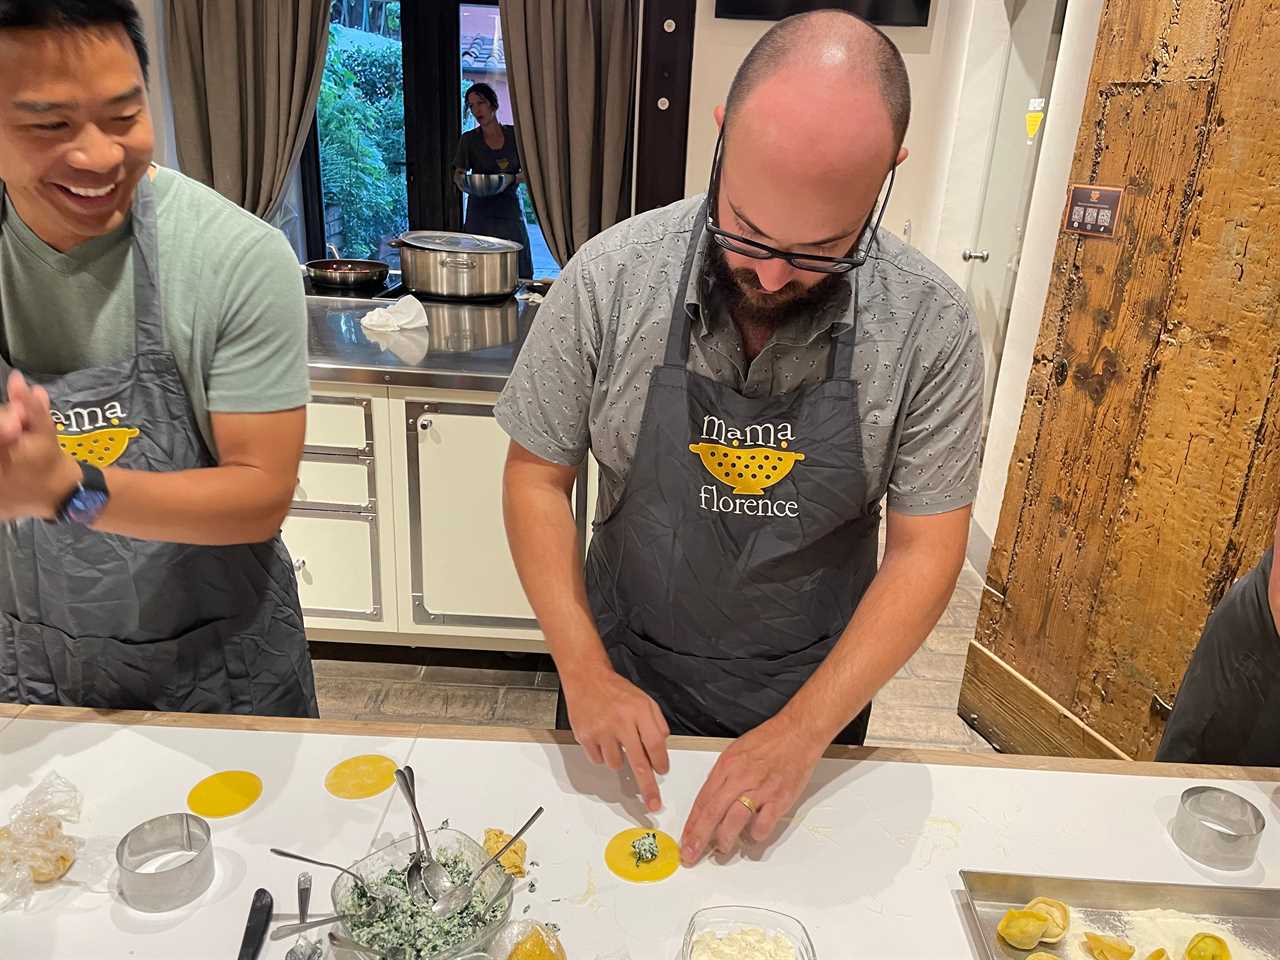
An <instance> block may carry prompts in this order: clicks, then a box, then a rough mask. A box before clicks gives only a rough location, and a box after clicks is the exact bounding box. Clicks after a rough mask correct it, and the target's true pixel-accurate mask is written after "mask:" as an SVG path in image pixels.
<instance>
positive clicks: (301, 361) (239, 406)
mask: <svg viewBox="0 0 1280 960" xmlns="http://www.w3.org/2000/svg"><path fill="white" fill-rule="evenodd" d="M224 284H225V286H224V287H223V289H224V291H225V293H224V297H223V303H222V314H221V317H220V320H219V323H218V339H217V343H216V345H215V347H214V353H213V361H212V363H211V364H210V368H209V372H208V375H207V376H208V381H207V383H206V393H207V395H208V398H209V412H210V413H275V412H278V411H281V410H292V409H294V408H295V407H301V406H303V405H304V404H306V402H307V401H308V400H309V399H310V397H311V390H310V383H309V380H308V375H307V304H306V297H305V294H304V292H303V287H302V273H301V271H300V270H299V269H298V258H297V256H296V255H295V254H294V252H293V249H292V248H291V247H290V246H289V242H288V241H287V240H286V239H285V238H284V235H283V234H282V233H280V232H279V231H276V230H271V231H269V232H264V233H263V234H262V236H261V238H260V239H257V240H254V241H253V242H252V243H250V244H248V245H247V246H246V248H245V249H244V252H243V254H242V255H241V256H240V257H239V258H237V260H236V261H235V265H234V266H233V267H232V269H231V270H230V271H229V272H228V273H227V274H225V276H224Z"/></svg>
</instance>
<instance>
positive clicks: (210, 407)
mask: <svg viewBox="0 0 1280 960" xmlns="http://www.w3.org/2000/svg"><path fill="white" fill-rule="evenodd" d="M0 64H3V65H4V67H3V69H2V70H0V701H10V702H18V703H53V704H70V705H80V706H91V707H115V708H137V709H157V710H184V711H196V712H235V713H255V714H278V715H298V716H308V715H310V716H314V715H315V713H316V703H315V690H314V681H313V678H312V672H311V662H310V658H309V655H308V652H307V645H306V640H305V637H304V635H303V630H302V617H301V612H300V610H299V605H298V598H297V583H296V581H295V579H294V573H293V568H292V565H291V563H290V561H289V557H288V554H287V552H286V551H285V549H284V546H283V544H282V543H281V541H280V538H279V530H280V524H281V521H282V519H283V517H284V515H285V512H286V511H287V510H288V507H289V503H290V501H291V499H292V493H293V488H294V485H295V482H296V477H297V468H298V461H299V458H300V456H301V450H302V441H303V432H304V429H305V418H306V414H305V404H306V402H307V399H308V384H307V370H306V326H305V323H306V313H305V309H306V308H305V301H304V299H303V293H302V284H301V278H300V275H299V271H298V265H297V261H296V259H295V258H294V256H293V253H292V251H291V249H290V248H289V246H288V244H287V242H286V241H285V239H284V237H283V236H282V235H281V234H280V233H279V232H278V231H276V230H274V229H272V228H271V227H269V226H268V225H267V224H265V223H263V222H261V221H260V220H258V219H256V218H255V217H253V216H251V215H250V214H248V213H246V212H245V211H244V210H241V209H240V208H239V207H237V206H235V205H234V204H232V203H231V202H229V201H227V200H225V199H224V198H222V197H221V196H219V195H218V194H217V193H215V192H214V191H212V190H209V189H208V188H206V187H204V186H202V185H201V184H198V183H196V182H194V181H192V180H188V179H186V178H185V177H182V176H181V175H179V174H178V173H175V172H173V171H171V170H165V169H162V168H158V167H156V166H154V165H153V164H152V163H151V155H152V148H153V137H152V126H151V117H150V113H149V111H148V107H147V95H146V74H147V51H146V47H145V44H144V41H143V35H142V28H141V23H140V20H139V17H138V12H137V10H136V9H135V7H134V5H133V4H132V3H131V2H129V0H0Z"/></svg>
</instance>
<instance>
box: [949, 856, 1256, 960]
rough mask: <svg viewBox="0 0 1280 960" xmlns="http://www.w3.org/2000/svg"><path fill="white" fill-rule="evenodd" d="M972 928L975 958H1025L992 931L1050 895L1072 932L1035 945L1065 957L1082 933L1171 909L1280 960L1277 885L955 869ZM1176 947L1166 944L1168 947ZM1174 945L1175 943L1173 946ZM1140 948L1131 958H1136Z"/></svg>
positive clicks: (1113, 930) (1117, 930)
mask: <svg viewBox="0 0 1280 960" xmlns="http://www.w3.org/2000/svg"><path fill="white" fill-rule="evenodd" d="M960 880H961V882H962V883H963V884H964V890H965V895H966V898H967V899H968V906H969V908H970V910H971V911H972V915H971V917H970V918H969V919H970V921H971V922H972V923H973V924H974V925H975V928H974V929H973V930H972V932H973V934H974V937H973V939H974V940H976V941H977V943H978V944H979V945H980V946H979V950H980V951H982V952H981V953H980V954H979V956H980V958H981V960H1026V957H1027V955H1028V953H1029V951H1026V950H1015V949H1013V948H1012V947H1010V946H1009V945H1008V944H1007V943H1005V942H1004V941H1002V940H1000V939H999V937H997V936H996V925H997V924H998V923H999V922H1000V918H1001V917H1003V916H1004V915H1005V911H1007V910H1012V909H1015V908H1018V907H1022V906H1023V905H1025V904H1026V903H1028V902H1030V901H1031V900H1033V899H1035V898H1036V897H1052V898H1053V899H1054V900H1061V901H1062V902H1063V903H1065V904H1067V905H1068V906H1070V907H1071V929H1070V931H1068V933H1067V936H1066V938H1065V939H1064V940H1063V941H1062V942H1061V943H1058V944H1047V943H1042V944H1041V945H1040V946H1038V947H1037V948H1036V950H1042V951H1044V952H1045V953H1047V954H1049V955H1050V956H1054V957H1069V956H1073V955H1078V954H1079V951H1078V950H1077V951H1074V952H1073V950H1072V949H1071V947H1070V944H1071V942H1072V941H1073V940H1079V939H1080V937H1081V935H1082V934H1083V931H1084V930H1092V931H1095V932H1100V933H1110V934H1113V935H1117V936H1123V935H1124V932H1125V930H1126V927H1127V919H1128V917H1129V915H1131V914H1134V913H1137V912H1139V911H1142V910H1176V911H1177V912H1179V913H1185V914H1187V915H1189V916H1193V917H1204V918H1207V919H1208V920H1210V921H1212V922H1213V923H1214V924H1215V925H1216V926H1220V927H1223V928H1224V929H1226V930H1227V931H1228V932H1230V933H1231V934H1232V935H1233V936H1234V937H1235V938H1236V939H1237V940H1239V941H1241V942H1242V943H1243V944H1244V945H1245V946H1247V947H1249V948H1250V949H1252V950H1254V951H1256V952H1257V953H1259V954H1261V955H1262V956H1264V957H1269V958H1271V957H1274V958H1277V960H1280V890H1275V889H1269V888H1265V887H1218V886H1197V885H1191V884H1177V883H1139V882H1129V881H1123V880H1083V879H1067V878H1064V877H1032V876H1024V875H1021V874H1013V873H980V872H975V871H972V870H961V871H960ZM1173 948H1174V945H1172V944H1171V945H1169V949H1171V950H1172V949H1173ZM1179 949H1180V946H1179ZM1142 956H1143V954H1142V952H1141V950H1139V953H1138V954H1137V956H1136V957H1135V960H1141V957H1142Z"/></svg>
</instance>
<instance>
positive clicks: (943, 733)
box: [312, 565, 991, 753]
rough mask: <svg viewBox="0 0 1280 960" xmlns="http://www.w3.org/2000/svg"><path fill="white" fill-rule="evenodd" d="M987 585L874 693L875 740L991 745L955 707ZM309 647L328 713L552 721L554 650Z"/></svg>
mask: <svg viewBox="0 0 1280 960" xmlns="http://www.w3.org/2000/svg"><path fill="white" fill-rule="evenodd" d="M981 591H982V580H981V578H980V577H979V576H978V573H977V572H976V571H975V570H974V569H973V568H972V567H971V566H968V565H966V566H965V570H964V573H963V574H961V577H960V582H959V584H958V585H957V586H956V591H955V593H954V594H953V596H952V598H951V603H950V605H949V606H948V607H947V611H946V613H945V614H943V616H942V620H941V621H940V622H939V624H938V626H937V628H936V629H935V630H934V631H933V633H932V634H931V635H930V636H929V638H928V639H927V640H926V641H925V644H924V646H923V647H922V648H921V650H920V652H919V653H917V654H916V655H915V656H914V657H913V658H912V659H911V661H910V662H909V663H908V664H907V666H906V667H904V668H903V669H902V671H901V672H900V673H899V674H898V676H897V677H895V678H894V679H893V680H891V681H889V683H888V684H887V685H886V686H885V687H884V689H883V690H881V691H880V693H879V695H878V696H877V697H876V699H875V704H874V706H873V708H872V711H871V730H870V734H869V736H868V740H867V742H868V743H869V744H878V745H889V746H902V747H917V748H932V749H938V748H941V749H947V750H967V751H970V752H978V753H984V752H985V753H989V752H991V746H990V745H989V744H988V743H987V742H986V741H985V740H983V739H982V738H981V737H980V736H978V735H977V734H976V733H974V732H973V731H972V730H971V729H969V727H968V726H967V725H966V724H965V723H964V722H962V721H961V720H960V718H959V717H958V716H956V703H957V702H958V700H959V698H960V681H961V678H962V677H963V675H964V658H965V651H966V649H967V648H968V644H969V640H970V639H971V638H972V637H973V628H974V624H975V623H976V621H977V617H978V601H979V598H980V596H981ZM312 655H313V657H314V659H315V671H316V687H317V690H318V693H319V697H320V716H321V718H323V719H330V720H351V719H360V720H404V721H410V722H414V723H437V722H448V723H468V724H504V725H515V726H527V727H553V726H555V711H556V697H557V690H558V686H559V685H558V682H557V679H556V674H555V668H554V665H553V664H552V662H551V658H550V657H545V656H537V655H516V654H504V653H474V652H461V651H452V650H436V649H431V648H426V647H421V648H403V647H370V646H367V645H364V644H354V643H353V644H328V643H323V644H322V643H316V644H313V645H312ZM375 658H376V659H375Z"/></svg>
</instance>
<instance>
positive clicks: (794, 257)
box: [706, 127, 894, 273]
mask: <svg viewBox="0 0 1280 960" xmlns="http://www.w3.org/2000/svg"><path fill="white" fill-rule="evenodd" d="M723 146H724V128H723V127H721V128H720V135H719V136H718V137H716V154H715V159H714V160H712V162H711V185H710V187H709V188H708V190H707V224H706V230H707V233H709V234H711V236H712V237H714V238H715V241H716V243H718V244H720V246H722V247H724V248H725V249H726V250H728V251H729V252H731V253H736V254H740V255H741V256H744V257H750V258H751V259H753V260H774V259H777V260H785V261H786V262H787V263H789V264H791V266H793V267H795V269H797V270H808V271H810V272H812V273H848V272H849V271H850V270H854V269H856V268H858V267H860V266H862V265H863V264H864V263H866V262H867V257H869V256H870V255H871V244H872V243H873V242H874V241H875V236H876V231H878V230H879V229H880V221H881V220H883V219H884V211H885V208H886V207H888V206H889V197H890V195H891V194H892V193H893V175H894V169H890V170H889V185H888V187H887V188H886V189H885V192H884V202H883V203H881V204H880V209H879V210H878V211H877V213H876V220H875V224H874V226H873V225H872V223H871V218H870V217H867V222H866V223H864V224H863V225H862V229H861V230H860V231H858V239H857V241H856V242H855V243H854V251H853V256H851V257H820V256H818V255H816V254H810V253H790V252H789V251H786V250H779V249H778V248H777V247H771V246H769V245H768V244H767V243H761V242H760V241H758V240H751V239H748V238H747V237H743V236H740V235H738V234H736V233H730V232H729V231H728V230H724V229H722V228H721V227H720V226H719V225H717V224H716V214H715V211H716V208H717V206H718V205H719V201H720V152H721V149H722V148H723ZM868 227H870V229H871V237H870V239H869V240H868V241H867V243H866V244H863V242H862V241H863V239H864V238H865V237H866V236H867V228H868Z"/></svg>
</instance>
